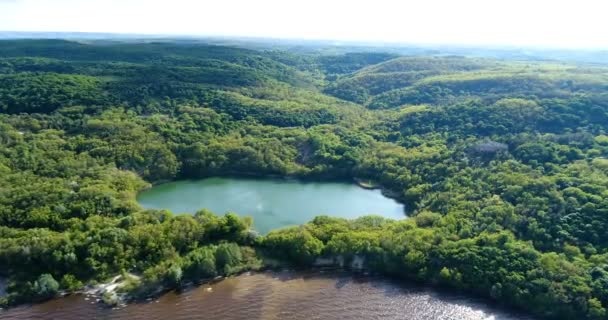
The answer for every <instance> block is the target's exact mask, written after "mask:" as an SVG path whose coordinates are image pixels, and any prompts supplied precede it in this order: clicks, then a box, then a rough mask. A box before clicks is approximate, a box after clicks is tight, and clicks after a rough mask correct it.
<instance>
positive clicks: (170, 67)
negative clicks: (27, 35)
mask: <svg viewBox="0 0 608 320" xmlns="http://www.w3.org/2000/svg"><path fill="white" fill-rule="evenodd" d="M606 89H608V68H604V67H601V66H592V65H571V64H558V63H544V62H529V61H525V62H514V61H502V60H501V61H496V60H489V59H471V58H462V57H429V56H421V57H417V56H412V57H395V56H393V55H390V54H379V53H361V52H359V53H351V54H345V55H333V56H329V55H324V54H317V53H298V52H281V51H254V50H248V49H239V48H230V47H221V46H209V45H203V44H196V43H182V44H178V43H169V42H165V43H139V44H138V43H92V44H82V43H76V42H67V41H58V40H24V41H3V42H0V266H3V267H2V268H0V276H2V277H7V278H8V279H9V287H8V293H9V294H8V295H7V296H5V297H3V298H0V299H1V300H0V301H1V302H2V304H15V303H21V302H26V301H39V300H42V299H47V298H49V297H52V296H54V295H55V294H56V293H57V292H59V291H75V290H78V289H80V288H81V287H82V286H83V284H86V283H91V282H95V281H104V280H107V279H108V278H110V277H112V276H114V275H116V274H120V273H124V272H133V273H137V274H140V275H142V277H141V279H139V280H137V281H135V280H134V281H133V283H131V284H130V285H129V286H127V288H126V289H125V290H127V291H129V292H131V293H132V294H133V295H143V296H146V295H149V294H153V293H155V292H156V291H157V290H158V288H160V287H175V286H179V285H181V284H183V283H186V282H190V281H201V280H205V279H209V278H212V277H215V276H217V275H229V274H234V273H237V272H240V271H241V270H247V269H255V268H259V267H261V266H262V264H263V262H262V261H264V260H263V259H264V258H275V259H281V260H283V261H286V262H290V263H293V264H294V265H297V266H309V265H312V264H314V262H315V261H316V260H317V258H330V259H336V261H338V260H341V261H343V262H344V263H345V264H347V265H348V264H349V263H351V262H352V261H354V260H361V259H363V261H364V263H365V265H366V267H367V268H370V269H372V270H375V271H378V272H382V273H385V274H388V275H392V276H395V277H404V278H409V279H415V280H418V281H423V282H428V283H435V284H437V285H443V286H450V287H453V288H457V289H461V290H464V291H466V292H469V293H472V294H476V295H480V296H485V297H488V298H490V299H495V300H496V301H499V302H501V303H505V304H507V305H510V306H516V307H519V308H522V309H525V310H527V311H529V312H531V313H533V314H535V315H538V316H541V317H546V318H552V319H608V314H607V313H606V308H607V307H608V234H607V233H606V231H605V230H606V229H607V227H608V200H607V199H608V160H607V159H605V158H606V157H608V137H607V135H608V133H607V132H606V130H607V129H606V128H607V125H608V94H606V93H605V92H606ZM232 174H237V175H238V174H240V175H258V176H267V175H281V176H295V177H300V178H307V179H344V180H347V179H348V180H352V179H353V178H358V179H361V181H365V182H368V183H370V184H373V185H380V186H382V187H383V188H385V189H386V190H387V192H390V193H391V194H392V195H394V196H395V197H396V198H397V199H399V200H400V201H402V202H404V203H405V204H406V205H407V207H408V208H409V209H410V216H411V217H412V218H411V219H406V220H403V221H391V220H385V219H382V218H379V217H365V218H360V219H357V220H353V221H346V220H342V219H336V218H331V217H318V218H316V219H315V220H313V221H312V222H310V223H308V224H306V225H304V226H300V227H293V228H287V229H284V230H277V231H273V232H272V233H270V234H269V235H267V236H264V237H260V236H258V235H257V234H256V233H255V232H254V231H252V230H250V226H251V221H250V220H249V219H247V218H239V217H238V216H236V215H234V214H228V215H225V216H215V215H214V214H212V213H210V212H207V211H200V212H198V213H196V214H195V215H193V216H188V215H180V216H173V215H172V214H171V213H169V212H164V211H154V210H147V211H146V210H143V209H142V208H140V207H139V206H138V204H137V203H136V201H135V195H136V193H137V192H138V191H140V190H142V189H144V188H146V187H147V186H148V185H149V184H150V183H155V182H160V181H166V180H173V179H180V178H197V177H206V176H215V175H232ZM285 214H286V215H288V214H289V212H285ZM104 299H107V300H108V301H110V302H112V301H114V300H115V297H114V296H108V297H104Z"/></svg>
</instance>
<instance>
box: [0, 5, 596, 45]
mask: <svg viewBox="0 0 608 320" xmlns="http://www.w3.org/2000/svg"><path fill="white" fill-rule="evenodd" d="M142 8H144V9H145V10H142ZM607 8H608V4H604V3H602V2H601V1H594V0H581V1H577V2H573V1H547V0H539V1H534V2H533V3H532V2H529V1H524V0H514V1H510V2H508V3H505V2H498V1H482V0H465V1H459V2H455V1H443V0H430V1H429V0H427V1H422V0H415V1H409V2H408V3H396V2H395V1H389V0H376V1H331V2H329V1H326V2H323V1H321V0H310V1H307V2H302V1H279V0H263V1H256V2H255V3H254V2H253V1H245V0H226V1H222V2H221V3H219V2H208V1H194V0H175V1H171V2H165V1H155V0H150V1H143V0H123V1H119V0H105V1H101V0H55V1H47V0H0V30H3V31H8V32H83V33H108V34H126V35H129V34H132V35H142V36H145V35H150V36H166V37H179V36H183V37H243V38H268V39H277V40H279V39H283V40H285V39H294V40H325V41H344V42H370V43H388V44H393V43H397V44H420V45H463V46H497V47H503V46H504V47H512V46H516V47H537V48H538V47H541V48H564V49H608V37H606V36H605V35H604V34H603V33H604V30H607V29H608V20H605V19H603V18H602V14H603V12H605V10H604V9H607Z"/></svg>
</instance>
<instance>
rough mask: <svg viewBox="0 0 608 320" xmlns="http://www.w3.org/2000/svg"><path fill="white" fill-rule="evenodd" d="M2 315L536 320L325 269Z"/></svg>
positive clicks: (58, 302)
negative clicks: (115, 302)
mask: <svg viewBox="0 0 608 320" xmlns="http://www.w3.org/2000/svg"><path fill="white" fill-rule="evenodd" d="M0 318H1V319H6V320H9V319H11V320H12V319H62V320H76V319H132V320H154V319H159V320H160V319H175V320H194V319H204V320H213V319H222V320H255V319H263V320H274V319H276V320H283V319H287V320H288V319H306V320H309V319H329V320H331V319H408V320H482V319H483V320H486V319H487V320H514V319H522V320H523V319H530V320H531V318H528V317H525V316H522V315H520V314H517V313H514V312H509V311H507V310H504V309H501V308H498V307H496V306H491V305H489V304H488V303H487V302H486V301H485V300H476V299H472V298H469V297H464V296H460V295H457V294H453V293H446V292H439V291H437V290H435V289H429V288H424V287H418V286H415V285H412V284H403V283H401V284H398V283H395V282H392V281H388V280H386V279H385V278H382V277H375V276H352V275H350V274H347V273H333V272H332V273H320V272H319V271H316V272H307V273H302V272H291V271H283V272H263V273H253V274H244V275H240V276H237V277H232V278H228V279H226V280H223V281H220V282H218V283H215V284H212V285H202V286H199V287H195V288H192V289H188V290H184V291H183V292H181V293H176V292H170V293H167V294H165V295H163V296H162V297H160V298H159V299H157V300H152V301H149V302H145V303H134V304H129V305H127V306H126V307H122V308H118V309H114V310H113V309H110V308H105V307H101V306H100V305H99V304H97V303H95V302H94V301H92V300H85V297H84V296H82V295H74V296H69V297H65V298H60V299H55V300H52V301H49V302H46V303H43V304H38V305H33V306H22V307H18V308H14V309H10V310H8V311H0Z"/></svg>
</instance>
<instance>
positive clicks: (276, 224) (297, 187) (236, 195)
mask: <svg viewBox="0 0 608 320" xmlns="http://www.w3.org/2000/svg"><path fill="white" fill-rule="evenodd" d="M137 200H138V202H139V203H140V204H141V206H143V207H144V208H148V209H168V210H170V211H172V212H173V213H195V212H196V211H198V210H200V209H203V208H207V209H209V210H211V211H213V212H215V213H218V214H223V213H226V212H228V211H231V212H236V213H238V214H242V215H248V216H252V217H253V223H254V227H255V229H256V230H257V231H259V232H261V233H262V234H265V233H267V232H268V231H270V230H272V229H276V228H280V227H285V226H291V225H298V224H303V223H306V222H309V221H310V220H312V219H313V218H314V217H315V216H317V215H322V214H326V215H330V216H334V217H342V218H349V219H351V218H357V217H360V216H363V215H368V214H378V215H382V216H384V217H386V218H392V219H402V218H405V213H404V207H403V205H402V204H400V203H398V202H396V201H395V200H393V199H390V198H387V197H385V196H383V195H382V193H381V192H380V190H366V189H363V188H361V187H359V186H357V185H355V184H352V183H338V182H303V181H295V180H281V179H247V178H209V179H202V180H182V181H175V182H170V183H166V184H161V185H158V186H155V187H153V188H151V189H149V190H146V191H144V192H142V193H140V194H139V195H138V197H137Z"/></svg>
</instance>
